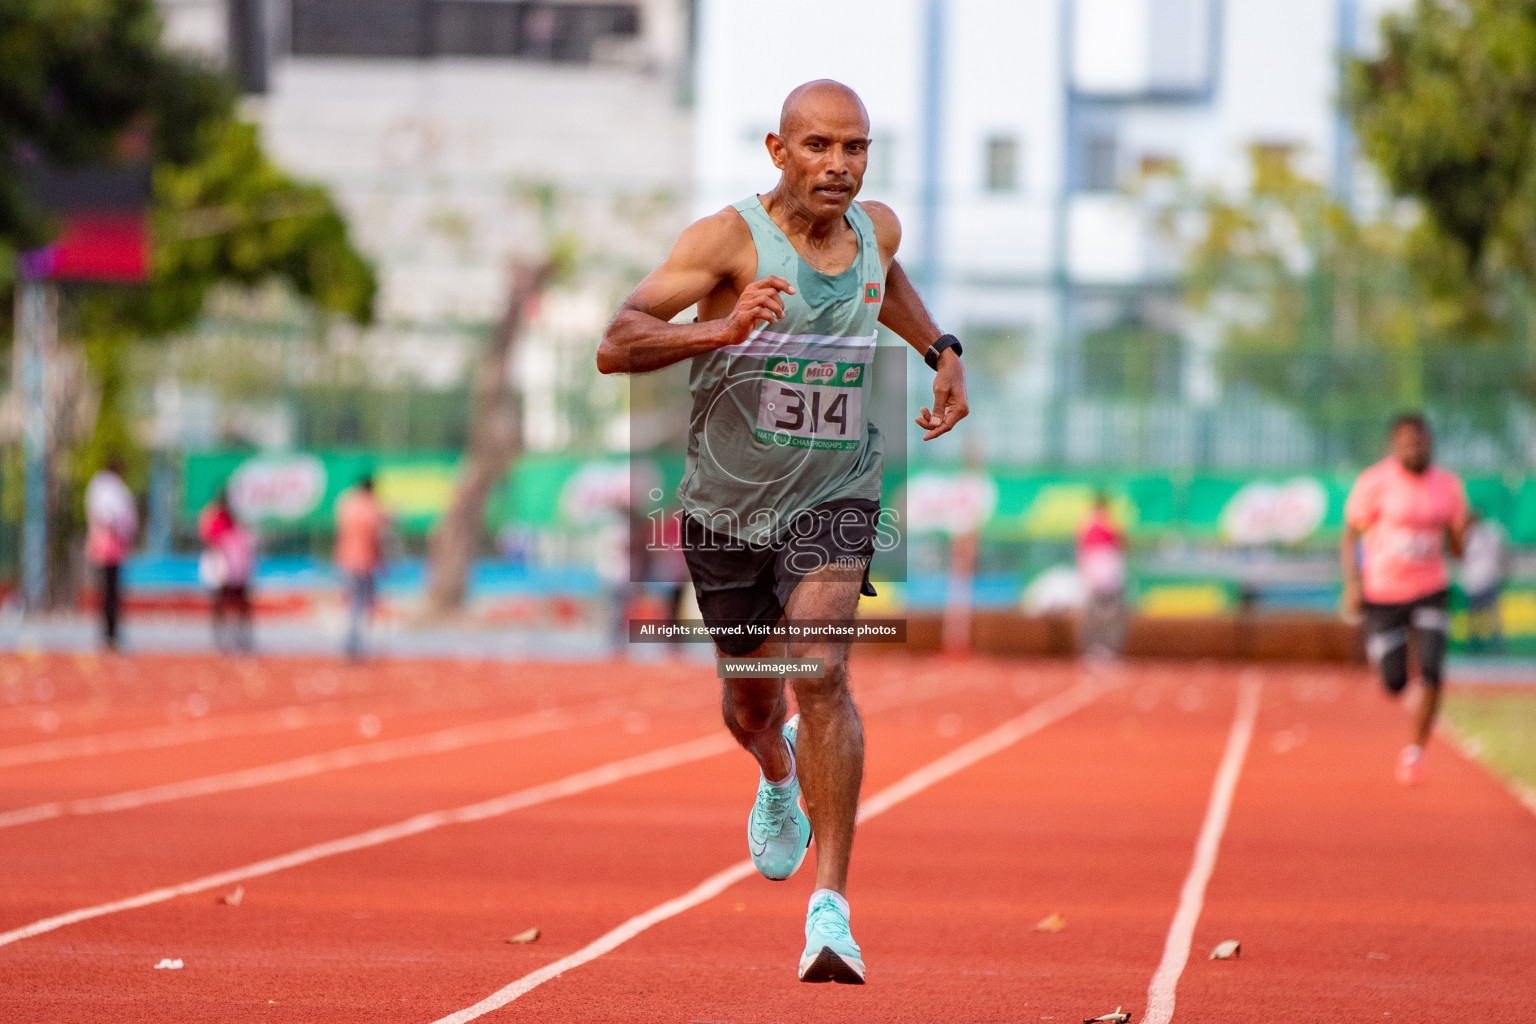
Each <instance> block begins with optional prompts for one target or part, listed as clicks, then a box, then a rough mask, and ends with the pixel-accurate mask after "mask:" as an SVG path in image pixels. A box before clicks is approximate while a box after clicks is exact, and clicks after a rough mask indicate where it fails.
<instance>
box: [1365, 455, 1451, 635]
mask: <svg viewBox="0 0 1536 1024" xmlns="http://www.w3.org/2000/svg"><path fill="white" fill-rule="evenodd" d="M1344 519H1345V521H1347V522H1348V523H1349V525H1350V526H1353V527H1354V528H1355V529H1357V530H1359V531H1360V532H1361V533H1362V534H1363V535H1364V542H1365V564H1364V566H1363V568H1362V572H1361V583H1362V584H1363V586H1364V590H1365V599H1366V600H1367V601H1370V602H1372V603H1373V604H1403V603H1404V602H1407V601H1414V600H1417V599H1418V598H1421V597H1425V596H1428V595H1429V594H1433V593H1435V592H1436V591H1440V590H1444V589H1445V588H1446V587H1448V586H1450V582H1451V577H1450V573H1449V572H1448V571H1447V569H1446V565H1445V532H1446V530H1447V529H1452V528H1455V529H1460V528H1461V527H1464V526H1465V525H1466V523H1467V492H1466V488H1464V487H1463V486H1462V483H1461V478H1460V477H1458V476H1457V475H1456V474H1455V473H1452V472H1450V471H1448V470H1444V469H1441V468H1440V467H1439V466H1433V465H1432V466H1430V467H1429V468H1428V469H1427V470H1425V471H1424V472H1423V473H1422V474H1413V473H1410V472H1408V471H1407V470H1406V469H1404V468H1403V465H1402V463H1400V462H1398V461H1397V460H1396V459H1394V458H1390V457H1389V458H1385V459H1382V460H1381V461H1380V462H1378V463H1376V465H1374V466H1372V467H1371V468H1369V469H1367V470H1366V471H1365V472H1364V473H1361V474H1360V479H1358V480H1356V481H1355V487H1354V490H1352V491H1350V492H1349V500H1348V501H1346V502H1345V503H1344Z"/></svg>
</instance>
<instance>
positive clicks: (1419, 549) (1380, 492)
mask: <svg viewBox="0 0 1536 1024" xmlns="http://www.w3.org/2000/svg"><path fill="white" fill-rule="evenodd" d="M1390 438H1391V440H1390V442H1389V453H1388V455H1387V457H1386V458H1384V459H1382V460H1381V461H1380V462H1378V463H1376V464H1375V465H1374V466H1371V467H1370V468H1369V469H1367V470H1366V471H1365V472H1363V473H1361V474H1360V478H1359V479H1358V480H1356V481H1355V486H1354V489H1353V490H1351V491H1350V492H1349V499H1348V500H1347V501H1346V502H1345V503H1344V536H1343V538H1342V540H1341V542H1340V549H1339V557H1340V560H1341V561H1342V562H1343V566H1344V600H1343V611H1344V615H1345V617H1346V618H1347V619H1349V620H1352V621H1358V620H1359V618H1360V617H1361V615H1362V614H1363V615H1364V618H1365V637H1366V639H1365V649H1366V654H1367V655H1368V656H1369V657H1370V660H1371V662H1372V663H1373V664H1375V665H1376V666H1378V667H1379V668H1380V670H1381V681H1382V684H1383V685H1384V686H1386V688H1387V691H1388V692H1389V693H1391V694H1393V695H1394V696H1396V695H1397V694H1400V693H1402V692H1403V689H1404V687H1406V686H1407V685H1408V640H1409V634H1410V633H1412V634H1413V640H1414V647H1415V649H1416V651H1415V653H1416V654H1417V655H1418V664H1419V679H1420V681H1421V682H1422V684H1423V687H1424V693H1423V697H1422V699H1421V700H1420V702H1419V710H1418V715H1417V718H1416V720H1415V722H1414V731H1413V742H1412V743H1410V744H1408V746H1406V747H1404V748H1403V751H1402V754H1401V755H1400V756H1399V758H1398V764H1397V780H1398V781H1399V782H1401V783H1403V784H1404V785H1411V784H1413V783H1415V782H1418V781H1419V780H1420V779H1421V778H1422V777H1423V773H1424V745H1425V744H1426V743H1428V742H1429V734H1430V731H1431V730H1432V729H1433V728H1434V725H1435V715H1436V713H1437V712H1438V711H1439V710H1440V677H1441V669H1442V667H1443V665H1444V663H1445V634H1446V630H1447V627H1448V625H1449V616H1448V615H1447V612H1446V609H1447V607H1448V599H1447V598H1448V593H1449V590H1450V585H1451V577H1450V572H1449V570H1448V568H1447V567H1446V553H1447V549H1448V550H1449V553H1450V554H1451V555H1453V556H1456V557H1458V558H1459V557H1460V556H1461V550H1462V539H1463V535H1464V533H1465V531H1466V528H1467V492H1466V488H1465V487H1463V486H1462V482H1461V479H1460V478H1459V477H1457V476H1456V474H1455V473H1452V472H1450V471H1449V470H1445V469H1442V468H1440V467H1439V466H1436V465H1433V464H1432V463H1431V461H1430V456H1431V453H1432V451H1433V448H1434V436H1433V435H1432V434H1431V433H1430V429H1429V424H1428V423H1427V422H1426V421H1425V420H1424V417H1422V416H1420V415H1418V414H1417V413H1407V414H1405V415H1402V416H1399V417H1397V419H1395V420H1393V421H1392V432H1391V435H1390ZM1362 555H1363V558H1362Z"/></svg>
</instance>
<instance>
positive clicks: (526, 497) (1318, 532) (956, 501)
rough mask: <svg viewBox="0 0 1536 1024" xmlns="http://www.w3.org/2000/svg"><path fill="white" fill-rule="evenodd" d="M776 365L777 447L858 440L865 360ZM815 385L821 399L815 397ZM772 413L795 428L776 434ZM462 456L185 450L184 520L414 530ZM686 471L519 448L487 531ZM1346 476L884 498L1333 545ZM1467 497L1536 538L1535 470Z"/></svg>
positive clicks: (581, 514) (975, 511)
mask: <svg viewBox="0 0 1536 1024" xmlns="http://www.w3.org/2000/svg"><path fill="white" fill-rule="evenodd" d="M775 365H776V366H777V365H782V366H783V367H784V369H783V370H782V371H781V373H782V374H784V375H785V376H782V377H773V376H769V377H767V378H765V379H766V380H781V381H782V382H783V384H784V385H785V386H793V387H795V388H798V389H799V392H797V396H798V397H799V398H800V399H801V401H798V402H797V401H796V400H795V398H794V397H791V398H785V399H784V401H783V402H782V403H777V402H776V404H775V408H773V409H772V410H770V412H771V413H772V414H773V415H774V416H775V417H776V419H775V421H774V422H773V423H772V424H770V426H772V427H774V428H775V429H773V430H771V431H769V433H770V434H771V438H770V439H771V440H773V441H774V442H775V443H781V444H787V445H795V446H807V447H809V446H817V447H821V446H828V447H830V446H832V445H837V444H846V445H850V446H856V445H857V444H858V443H859V442H858V441H856V440H853V439H851V438H850V439H849V440H846V441H844V440H842V439H841V438H839V437H838V436H837V430H838V426H839V421H840V420H845V421H847V422H849V423H858V422H862V417H861V416H859V415H855V414H854V412H853V410H852V409H851V404H852V403H851V402H850V403H849V406H850V407H849V409H848V411H847V412H846V414H845V411H844V406H843V405H840V404H837V401H836V399H837V396H839V395H843V394H848V395H852V394H854V393H856V390H857V388H858V386H859V385H860V384H861V383H862V380H861V375H862V374H863V373H865V372H868V370H867V367H866V366H865V365H864V364H860V363H842V362H835V361H819V360H814V359H780V360H779V361H778V363H777V364H775ZM807 373H809V374H810V379H809V381H808V380H807V377H806V374H807ZM815 392H821V397H820V398H819V400H818V398H817V397H816V395H815ZM829 396H830V397H829ZM801 404H803V405H804V408H803V409H802V408H800V406H801ZM829 412H830V413H832V416H833V418H832V419H830V420H828V418H827V415H828V413H829ZM780 421H785V422H788V423H790V424H791V426H794V425H796V424H799V429H791V428H790V427H779V426H778V424H779V422H780ZM459 463H460V456H459V455H458V454H457V453H424V454H411V455H393V454H389V453H367V452H323V451H320V452H294V453H284V454H269V453H249V452H208V453H198V454H193V455H188V456H187V457H186V459H185V463H184V466H185V470H184V477H183V487H182V503H181V515H182V517H183V521H185V522H190V521H192V520H194V519H195V518H196V516H197V513H198V511H199V510H200V509H201V508H202V507H203V506H204V505H206V504H207V503H208V502H209V501H210V500H212V498H213V496H214V494H215V493H217V491H218V489H219V488H220V487H223V486H228V487H229V488H230V489H231V497H232V499H233V501H234V503H235V507H236V509H237V510H238V511H240V512H241V514H243V515H245V516H247V517H248V518H251V519H253V520H254V521H256V522H257V523H259V524H260V525H263V526H266V527H268V528H285V527H288V528H296V529H310V530H321V531H325V530H329V529H330V528H331V526H332V517H333V513H334V507H335V501H336V498H337V497H338V496H339V495H340V493H341V492H342V491H343V490H345V489H346V488H347V487H350V486H352V484H354V483H355V482H356V481H357V480H358V479H359V478H361V477H362V476H363V475H364V474H365V473H370V472H371V473H373V474H374V476H375V481H376V484H377V486H378V489H379V493H380V496H381V498H382V500H383V501H384V502H385V504H386V506H387V507H389V508H390V509H391V511H392V512H393V514H394V515H395V517H396V521H397V523H398V524H399V527H400V529H402V530H403V531H404V532H406V533H413V534H414V533H423V532H426V531H427V530H429V529H430V528H431V526H432V524H433V523H435V522H436V521H437V519H438V518H439V517H440V516H441V515H442V514H443V512H444V511H446V509H447V508H448V504H449V502H450V501H451V500H452V496H453V491H454V487H455V485H456V483H457V479H458V471H459ZM682 473H683V459H682V455H681V454H680V453H669V454H663V455H658V456H654V457H651V456H641V455H636V456H632V457H627V456H599V457H587V458H584V457H576V456H569V455H558V454H549V455H545V454H536V455H528V456H524V457H523V458H521V459H519V460H518V462H517V463H516V465H515V466H514V467H513V469H512V471H511V472H510V473H509V474H508V478H507V480H506V482H505V484H504V485H502V486H501V487H499V488H497V489H496V490H495V491H493V492H492V498H491V501H490V503H489V507H488V509H487V512H486V521H487V525H488V526H490V527H491V528H492V529H501V528H504V527H516V528H518V529H528V530H575V531H578V532H579V531H583V530H586V529H590V528H593V527H594V526H596V525H597V524H599V523H600V522H604V521H607V520H608V519H610V518H611V517H612V516H613V515H614V514H615V512H616V510H618V509H621V508H623V507H624V506H625V504H626V501H625V496H626V494H628V495H631V496H632V497H633V500H635V501H637V502H639V503H640V504H642V505H644V506H645V507H646V508H647V510H649V509H652V508H660V507H672V506H675V504H676V496H675V495H676V490H677V485H678V481H679V480H681V478H682ZM1353 482H1354V474H1352V473H1350V474H1315V473H1297V474H1290V475H1274V474H1267V475H1266V474H1236V473H1233V474H1200V475H1194V476H1176V475H1159V474H1155V473H1105V474H1094V473H1077V474H1073V473H1059V472H1029V471H1018V470H1007V469H1000V468H983V469H963V470H962V469H959V468H950V467H927V468H922V469H915V470H913V471H912V472H911V473H910V474H909V475H905V476H904V475H902V474H901V473H899V472H895V471H892V472H889V473H888V474H887V477H886V481H885V493H886V495H887V499H888V500H891V499H894V497H895V496H896V495H897V494H898V492H899V491H900V490H901V489H902V488H906V492H905V493H906V495H907V497H908V500H909V515H910V521H911V524H912V528H913V530H914V532H943V533H954V532H957V531H958V532H965V531H968V530H972V529H978V528H979V529H980V531H981V533H982V536H983V537H984V538H985V539H987V540H989V541H997V542H1012V541H1018V542H1036V541H1041V542H1053V543H1070V542H1071V541H1072V539H1073V538H1074V537H1075V536H1076V533H1077V530H1078V529H1079V528H1080V526H1081V525H1082V523H1083V520H1084V519H1085V518H1086V517H1087V514H1088V511H1089V509H1090V507H1091V506H1092V503H1093V500H1094V496H1095V494H1097V493H1099V492H1103V493H1104V494H1106V495H1107V496H1108V497H1109V499H1110V504H1111V508H1112V510H1113V512H1114V514H1115V517H1116V519H1117V520H1118V521H1119V522H1120V524H1121V525H1122V526H1123V527H1124V528H1125V529H1126V530H1127V531H1128V532H1129V533H1130V534H1131V535H1132V536H1133V537H1136V538H1139V539H1142V540H1148V539H1150V540H1155V539H1157V538H1158V537H1160V536H1164V535H1177V536H1184V537H1188V538H1190V539H1193V540H1207V541H1212V542H1220V543H1224V544H1233V545H1240V546H1248V547H1254V546H1267V547H1276V548H1288V547H1306V546H1311V547H1317V546H1322V545H1326V544H1331V543H1333V542H1334V541H1335V540H1336V539H1337V537H1338V534H1339V531H1340V529H1341V528H1342V526H1343V521H1344V501H1345V498H1346V497H1347V495H1348V493H1349V488H1350V486H1351V485H1352V484H1353ZM1467 493H1468V496H1469V498H1470V499H1471V501H1472V504H1473V505H1474V506H1476V507H1477V508H1479V509H1480V510H1482V512H1483V514H1484V515H1486V516H1488V517H1490V518H1494V519H1497V520H1499V521H1501V522H1502V523H1503V524H1504V525H1505V527H1506V528H1507V529H1508V530H1509V534H1510V538H1511V540H1512V541H1513V542H1514V543H1515V544H1519V545H1530V544H1536V477H1533V478H1531V479H1524V478H1514V479H1509V478H1501V477H1474V478H1472V479H1469V480H1467Z"/></svg>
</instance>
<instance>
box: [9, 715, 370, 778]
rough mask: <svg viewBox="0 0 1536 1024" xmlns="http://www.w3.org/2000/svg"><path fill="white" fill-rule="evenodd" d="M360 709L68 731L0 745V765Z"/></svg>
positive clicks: (323, 718)
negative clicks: (50, 737)
mask: <svg viewBox="0 0 1536 1024" xmlns="http://www.w3.org/2000/svg"><path fill="white" fill-rule="evenodd" d="M358 714H359V712H358V711H355V710H347V711H335V710H328V709H322V708H306V707H301V706H299V705H293V706H291V707H287V708H284V709H283V710H281V711H272V712H267V713H264V714H259V715H243V716H240V717H238V718H235V717H231V718H217V719H210V720H208V721H203V722H190V723H185V724H181V725H152V726H148V727H147V728H143V729H125V730H123V731H121V732H109V733H100V734H98V735H95V736H73V737H70V738H69V739H62V740H44V741H42V742H39V743H24V744H21V745H19V746H15V747H0V768H14V767H16V766H18V765H24V764H39V763H42V762H47V761H62V760H65V759H67V758H72V757H90V756H92V755H95V754H120V753H124V752H126V751H131V750H157V749H159V748H161V747H175V746H181V745H182V744H185V743H201V742H203V741H204V740H214V739H226V738H228V737H232V736H260V735H263V734H265V733H269V732H287V731H290V730H294V729H303V728H307V727H309V726H316V725H334V724H335V723H337V722H343V721H346V720H348V719H349V718H355V717H356V716H357V715H358Z"/></svg>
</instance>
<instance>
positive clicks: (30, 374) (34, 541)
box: [16, 274, 59, 612]
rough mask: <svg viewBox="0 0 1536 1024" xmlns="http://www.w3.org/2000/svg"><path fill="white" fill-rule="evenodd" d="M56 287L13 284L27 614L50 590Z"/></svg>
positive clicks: (22, 280)
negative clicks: (50, 389) (18, 359)
mask: <svg viewBox="0 0 1536 1024" xmlns="http://www.w3.org/2000/svg"><path fill="white" fill-rule="evenodd" d="M58 312H59V302H58V295H57V292H56V291H55V289H54V286H53V285H52V284H50V283H48V282H46V281H39V280H36V279H33V278H31V277H28V276H26V275H25V274H21V275H18V279H17V282H16V339H17V341H18V342H19V344H20V347H21V390H22V443H23V447H24V449H25V454H26V477H25V491H26V517H25V519H24V520H23V521H22V532H21V593H22V599H23V602H24V606H25V608H26V610H27V611H28V612H36V611H39V610H40V609H41V608H42V607H43V603H44V600H45V599H46V595H47V589H48V354H49V352H50V351H51V350H52V349H53V347H54V340H55V338H56V337H57V335H58V329H59V324H58Z"/></svg>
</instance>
